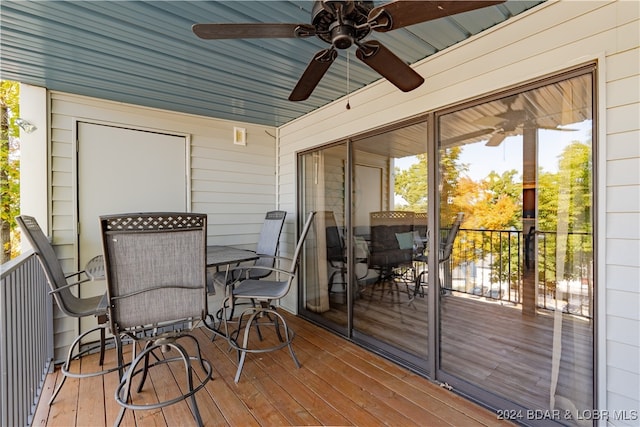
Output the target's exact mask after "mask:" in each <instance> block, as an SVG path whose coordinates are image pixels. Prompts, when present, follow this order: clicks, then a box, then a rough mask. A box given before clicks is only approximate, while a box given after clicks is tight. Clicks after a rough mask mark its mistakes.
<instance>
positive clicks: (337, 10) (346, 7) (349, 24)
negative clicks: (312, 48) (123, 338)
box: [311, 0, 373, 49]
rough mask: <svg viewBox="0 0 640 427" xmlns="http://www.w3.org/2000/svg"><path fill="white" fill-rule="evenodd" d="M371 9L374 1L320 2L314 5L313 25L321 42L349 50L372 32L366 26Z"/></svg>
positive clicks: (326, 0) (334, 0) (324, 0)
mask: <svg viewBox="0 0 640 427" xmlns="http://www.w3.org/2000/svg"><path fill="white" fill-rule="evenodd" d="M371 9H373V2H372V1H336V0H318V1H316V2H315V3H314V4H313V9H312V16H313V19H312V21H311V23H312V25H313V26H314V27H315V29H316V35H317V36H318V37H319V38H320V39H321V40H323V41H325V42H327V43H329V44H331V45H333V46H334V47H336V48H337V49H347V48H349V47H350V46H351V45H353V43H355V42H356V41H360V40H362V39H363V38H365V37H366V36H367V35H368V34H369V33H370V32H371V28H370V27H369V26H368V25H366V24H367V18H368V15H369V11H370V10H371ZM337 14H341V15H342V16H340V17H339V16H337ZM360 25H362V27H361V28H357V26H360Z"/></svg>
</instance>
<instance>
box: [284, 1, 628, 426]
mask: <svg viewBox="0 0 640 427" xmlns="http://www.w3.org/2000/svg"><path fill="white" fill-rule="evenodd" d="M639 28H640V2H637V1H620V2H600V1H560V2H549V3H545V4H543V5H541V6H538V7H536V8H534V9H533V10H531V11H529V12H526V13H523V14H522V15H518V16H517V17H516V18H514V19H511V20H509V21H507V22H505V23H503V24H500V25H498V26H497V27H495V28H492V29H490V30H489V31H486V32H484V33H482V34H479V35H478V36H475V37H472V38H471V39H469V40H467V41H466V42H463V43H460V44H458V45H456V46H454V47H453V48H451V49H449V50H447V51H446V52H444V53H442V52H441V53H439V54H436V55H433V56H431V57H429V58H427V59H426V60H424V61H423V62H422V63H421V64H419V65H417V66H416V67H415V68H416V70H417V71H418V72H419V73H420V74H421V75H422V76H423V77H424V78H425V83H424V84H423V85H422V86H421V87H420V88H418V89H417V90H415V91H412V92H409V93H403V92H401V91H399V90H397V89H396V88H395V87H393V86H392V85H391V84H389V83H388V82H386V81H379V82H378V83H376V84H373V85H370V86H369V87H367V88H365V89H363V90H361V91H359V92H358V93H356V94H353V95H351V96H350V98H349V102H350V104H351V109H350V110H346V109H345V104H346V101H344V100H340V101H338V102H336V103H334V104H332V105H329V106H326V107H323V108H320V109H318V110H316V111H314V112H313V113H311V114H308V115H306V116H304V117H302V118H301V119H298V120H296V121H293V122H290V123H288V124H286V125H284V126H282V127H281V128H280V129H279V134H280V144H279V169H278V174H279V185H278V197H279V199H280V205H281V207H283V208H285V209H287V210H288V211H293V210H295V207H296V194H295V157H296V156H295V153H296V152H297V151H299V150H302V149H306V148H309V147H313V146H317V145H320V144H323V143H326V142H329V141H333V140H336V139H339V138H344V137H346V136H349V135H353V134H356V133H359V132H363V131H366V130H370V129H372V128H375V127H379V126H382V125H385V124H389V123H392V122H395V121H398V120H402V119H404V118H407V117H410V116H414V115H416V114H419V113H423V112H426V111H431V110H435V109H438V108H441V107H443V106H446V105H449V104H452V103H457V102H460V101H463V100H467V99H470V98H473V97H477V96H479V95H482V94H486V93H489V92H491V91H496V90H500V89H502V88H505V87H508V86H511V85H515V84H519V83H522V82H525V81H527V80H531V79H537V78H540V77H543V76H545V75H548V74H550V73H553V72H557V71H560V70H563V69H566V68H569V67H572V66H576V65H578V64H582V63H585V62H588V61H593V60H597V61H599V67H598V69H599V82H598V96H599V104H598V105H599V111H598V114H599V115H600V117H599V118H598V123H599V126H600V127H599V133H598V135H597V136H598V140H599V142H598V147H597V149H598V155H599V156H600V157H599V162H598V171H597V179H598V188H597V197H598V203H599V210H598V236H597V241H598V244H599V247H598V259H597V268H598V289H597V301H598V304H599V306H598V307H599V309H600V311H599V314H598V324H597V325H596V329H597V331H598V343H597V345H598V373H599V378H598V381H599V389H598V394H599V396H598V398H599V408H600V409H604V408H606V409H609V410H611V411H614V410H627V411H631V410H636V411H640V226H639V225H638V224H640V143H639V141H640V124H639V121H640V120H639V119H638V118H639V117H640V90H639V88H640V70H639V69H640V65H639V64H640V40H639V39H640V31H639ZM290 239H291V240H292V239H293V238H292V237H290ZM291 240H290V241H291ZM296 301H297V296H296V295H295V294H293V293H292V294H290V295H289V296H288V298H287V299H286V300H285V301H283V305H284V306H285V307H286V308H287V309H289V310H292V311H295V310H296ZM610 422H611V424H616V425H618V424H620V425H622V424H625V423H631V424H632V425H633V424H634V423H636V424H637V422H638V421H633V420H628V421H621V420H617V421H613V420H611V421H610Z"/></svg>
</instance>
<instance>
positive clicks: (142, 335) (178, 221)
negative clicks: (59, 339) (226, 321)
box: [100, 213, 212, 425]
mask: <svg viewBox="0 0 640 427" xmlns="http://www.w3.org/2000/svg"><path fill="white" fill-rule="evenodd" d="M100 226H101V232H102V244H103V248H104V258H105V270H106V278H107V296H108V300H109V322H110V327H111V331H112V333H113V334H114V336H115V339H116V348H117V354H118V360H119V365H120V366H124V363H123V354H122V341H121V340H122V339H123V338H127V339H132V340H134V341H135V342H140V343H145V345H144V348H143V350H142V351H141V352H140V354H138V355H137V356H135V358H134V359H133V361H132V362H131V363H130V365H129V367H128V369H127V370H126V372H122V375H121V381H120V384H119V385H118V387H117V389H116V393H115V396H116V401H117V402H118V404H119V405H120V406H121V410H120V413H119V416H118V419H117V421H116V423H115V424H116V425H119V424H120V422H121V421H122V417H123V416H124V413H125V411H126V409H132V410H138V409H156V408H161V407H164V406H168V405H171V404H174V403H177V402H179V401H181V400H186V399H190V400H191V405H190V406H191V411H192V414H193V417H194V418H195V420H196V422H197V423H198V425H202V418H201V417H200V411H199V410H198V406H197V403H196V399H195V393H196V392H197V391H198V390H200V389H202V388H203V387H204V385H205V384H206V383H207V382H208V381H209V380H210V379H211V377H212V367H211V363H210V362H209V361H207V360H205V359H203V358H202V354H201V351H200V345H199V344H198V341H197V340H196V338H195V337H194V336H192V335H191V334H190V332H191V330H192V329H193V328H194V327H195V326H197V325H198V324H199V322H200V321H201V320H203V319H204V316H205V315H206V313H207V291H206V244H207V216H206V215H205V214H194V213H139V214H122V215H107V216H101V217H100ZM183 338H188V339H190V340H191V347H192V348H193V349H194V350H193V351H194V353H195V355H189V354H188V353H187V351H186V349H185V347H183V345H182V344H181V343H180V341H179V340H180V339H183ZM158 350H161V352H162V354H160V355H159V354H158ZM171 350H175V351H177V352H178V356H176V357H172V355H171V354H170V353H169V352H170V351H171ZM152 356H153V357H154V361H153V362H151V360H150V359H151V357H152ZM163 356H166V357H163ZM174 362H175V363H178V364H183V365H184V370H185V373H186V377H187V378H186V387H187V390H186V391H184V392H183V393H182V394H179V395H178V396H176V397H174V398H170V399H168V400H165V401H162V402H157V403H148V400H146V398H143V401H146V402H147V403H144V402H141V403H136V402H135V400H136V399H135V398H136V397H137V394H136V395H134V394H132V390H131V386H132V381H133V378H134V377H135V376H137V375H140V374H141V375H142V377H141V379H140V384H139V386H138V387H137V390H136V393H140V392H141V390H142V388H143V387H144V383H145V380H146V378H147V373H148V370H149V369H151V368H153V367H155V366H158V365H163V364H173V363H174ZM192 362H197V364H198V365H200V368H201V369H202V373H201V375H200V381H199V382H198V384H197V386H195V387H194V378H193V376H194V369H195V366H193V365H192ZM141 364H142V367H139V366H140V365H141Z"/></svg>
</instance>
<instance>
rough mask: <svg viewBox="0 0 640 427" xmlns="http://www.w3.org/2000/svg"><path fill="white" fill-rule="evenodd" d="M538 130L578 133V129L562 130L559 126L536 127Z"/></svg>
mask: <svg viewBox="0 0 640 427" xmlns="http://www.w3.org/2000/svg"><path fill="white" fill-rule="evenodd" d="M536 128H538V129H545V130H558V131H561V132H577V131H578V129H573V128H561V127H558V126H540V125H536Z"/></svg>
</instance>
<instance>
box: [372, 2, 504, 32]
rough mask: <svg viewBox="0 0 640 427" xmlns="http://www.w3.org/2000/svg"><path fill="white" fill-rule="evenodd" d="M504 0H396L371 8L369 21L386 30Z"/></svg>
mask: <svg viewBox="0 0 640 427" xmlns="http://www.w3.org/2000/svg"><path fill="white" fill-rule="evenodd" d="M504 1H505V0H501V1H485V0H472V1H462V0H448V1H411V0H410V1H394V2H391V3H387V4H383V5H382V6H378V7H374V8H373V9H371V11H370V12H369V23H370V24H372V28H373V29H374V30H376V31H381V32H386V31H391V30H395V29H397V28H402V27H407V26H409V25H413V24H419V23H421V22H426V21H431V20H433V19H438V18H442V17H445V16H450V15H455V14H456V13H462V12H468V11H470V10H474V9H480V8H483V7H487V6H493V5H496V4H500V3H504Z"/></svg>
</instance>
